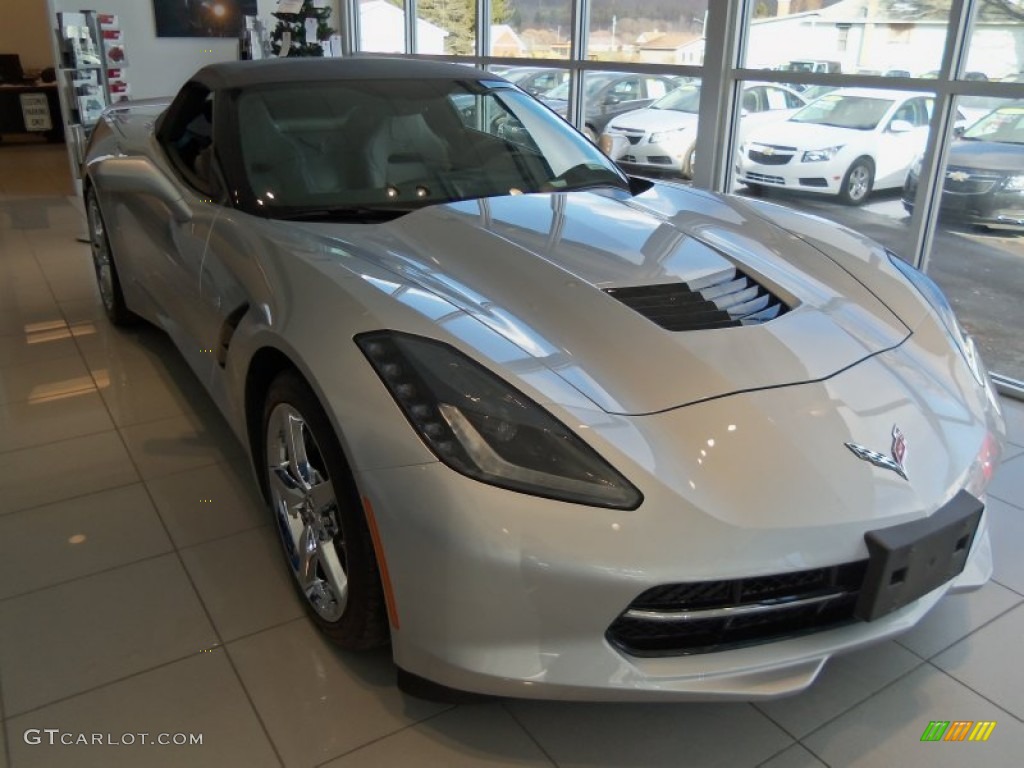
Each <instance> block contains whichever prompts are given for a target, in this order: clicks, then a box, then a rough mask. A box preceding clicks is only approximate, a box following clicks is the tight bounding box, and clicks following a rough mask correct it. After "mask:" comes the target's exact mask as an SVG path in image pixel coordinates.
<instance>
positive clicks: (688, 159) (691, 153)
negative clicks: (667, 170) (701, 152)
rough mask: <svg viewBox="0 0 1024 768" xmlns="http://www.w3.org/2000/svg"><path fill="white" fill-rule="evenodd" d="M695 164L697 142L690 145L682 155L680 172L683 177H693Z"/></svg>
mask: <svg viewBox="0 0 1024 768" xmlns="http://www.w3.org/2000/svg"><path fill="white" fill-rule="evenodd" d="M696 165H697V142H694V143H693V144H691V145H690V147H689V149H687V150H686V152H685V154H684V155H683V167H682V169H681V170H682V174H683V178H684V179H692V178H693V169H694V168H695V167H696Z"/></svg>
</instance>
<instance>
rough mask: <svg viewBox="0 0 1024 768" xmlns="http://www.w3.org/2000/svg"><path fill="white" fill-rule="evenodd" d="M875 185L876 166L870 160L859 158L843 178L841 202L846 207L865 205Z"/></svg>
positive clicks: (840, 192)
mask: <svg viewBox="0 0 1024 768" xmlns="http://www.w3.org/2000/svg"><path fill="white" fill-rule="evenodd" d="M874 183H875V164H874V163H872V162H871V159H870V158H867V157H859V158H857V159H856V160H854V161H853V165H851V166H850V168H849V169H848V170H847V171H846V175H845V176H843V183H842V186H841V187H840V188H839V200H840V201H841V202H843V203H845V204H846V205H863V204H864V201H865V200H867V199H868V195H870V194H871V190H872V188H873V187H874Z"/></svg>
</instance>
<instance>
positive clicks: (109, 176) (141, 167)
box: [89, 157, 192, 224]
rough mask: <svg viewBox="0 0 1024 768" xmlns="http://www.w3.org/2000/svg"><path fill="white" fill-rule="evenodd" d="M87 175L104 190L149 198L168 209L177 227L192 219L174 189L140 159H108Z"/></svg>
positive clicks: (169, 181)
mask: <svg viewBox="0 0 1024 768" xmlns="http://www.w3.org/2000/svg"><path fill="white" fill-rule="evenodd" d="M89 173H90V174H91V175H92V177H93V178H94V179H95V180H96V183H97V184H99V185H100V187H102V188H103V189H104V190H106V191H108V192H121V193H127V194H142V195H152V196H153V197H155V198H156V199H157V200H160V201H161V202H163V203H164V205H166V206H167V207H168V208H170V209H171V215H172V216H173V217H174V220H175V221H177V222H178V223H179V224H184V223H185V222H186V221H190V220H191V219H192V209H191V208H189V207H188V204H187V203H186V202H185V201H184V200H183V199H182V197H181V193H180V192H179V191H178V189H177V187H175V186H174V184H173V183H172V182H171V180H170V179H168V178H167V177H166V176H165V175H164V174H163V173H162V172H161V171H160V169H158V168H157V167H156V166H155V165H153V163H151V162H150V161H149V160H147V159H146V158H144V157H108V158H105V159H103V160H97V161H95V162H93V163H91V164H90V165H89Z"/></svg>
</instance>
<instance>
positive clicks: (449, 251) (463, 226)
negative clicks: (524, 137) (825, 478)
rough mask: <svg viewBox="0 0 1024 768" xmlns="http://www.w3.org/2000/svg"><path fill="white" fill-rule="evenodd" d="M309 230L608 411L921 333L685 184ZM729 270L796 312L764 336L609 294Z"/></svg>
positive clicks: (672, 402)
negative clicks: (674, 326) (645, 308)
mask: <svg viewBox="0 0 1024 768" xmlns="http://www.w3.org/2000/svg"><path fill="white" fill-rule="evenodd" d="M291 226H295V225H291ZM300 226H314V227H316V228H318V229H320V231H321V232H324V231H330V232H332V233H333V237H334V238H336V240H337V241H339V245H342V246H343V247H344V248H345V250H346V251H347V252H348V253H351V254H353V255H360V256H361V257H363V258H367V259H372V260H373V261H374V262H375V263H376V264H378V265H380V266H384V267H386V268H388V269H390V270H392V271H394V272H397V273H400V274H401V275H402V276H403V278H404V279H405V280H411V281H413V282H414V283H416V284H418V285H420V286H421V287H423V288H424V289H426V290H428V291H430V292H432V293H433V294H435V295H438V296H441V297H442V298H444V299H446V300H447V301H448V302H449V303H450V304H453V305H455V306H457V307H459V308H460V309H462V310H463V311H465V312H468V313H469V314H471V315H472V316H474V317H475V318H477V319H478V320H479V321H480V322H482V323H484V324H486V325H487V326H488V327H490V328H491V329H493V330H494V331H496V332H497V333H499V334H501V335H502V336H504V337H505V338H506V339H508V340H509V341H511V342H512V343H514V344H516V345H517V346H518V347H519V348H521V349H522V350H524V351H526V352H527V353H528V354H530V355H531V356H532V357H534V358H536V359H537V360H539V361H540V362H542V363H543V364H544V365H545V366H547V367H548V368H549V369H550V370H552V371H554V372H555V373H557V374H558V375H559V376H561V377H562V378H563V379H564V380H565V381H567V382H568V383H570V384H571V385H573V386H574V387H575V388H576V389H577V390H579V391H580V392H581V393H582V394H584V395H585V396H587V397H588V398H589V399H590V400H592V401H593V402H594V403H596V404H597V405H598V406H600V407H601V408H603V409H604V410H606V411H608V412H610V413H619V414H645V413H654V412H660V411H665V410H668V409H671V408H675V407H678V406H682V405H686V404H689V403H694V402H698V401H701V400H707V399H709V398H715V397H719V396H723V395H727V394H731V393H736V392H742V391H749V390H755V389H759V388H764V387H778V386H783V385H787V384H794V383H799V382H805V381H811V380H820V379H824V378H826V377H829V376H831V375H833V374H835V373H836V372H838V371H840V370H843V369H845V368H847V367H849V366H851V365H853V364H855V363H857V362H858V361H861V360H863V359H865V358H867V357H870V356H872V355H874V354H876V353H878V352H880V351H882V350H885V349H888V348H892V347H894V346H897V345H899V344H900V343H901V342H902V341H903V340H904V339H905V338H906V337H907V335H908V334H909V331H908V330H907V328H906V326H904V325H903V323H902V322H900V320H899V319H898V318H897V317H896V316H895V315H894V314H893V313H892V312H891V311H890V310H889V309H888V308H887V307H886V306H885V305H883V304H882V302H881V301H880V300H879V299H877V298H876V297H875V296H874V295H873V294H872V293H871V292H869V291H868V290H867V289H866V288H865V287H864V286H863V285H862V284H861V283H860V282H858V281H856V280H854V279H853V278H852V277H851V276H850V275H849V274H848V273H847V272H846V271H844V270H843V269H841V268H840V267H839V266H838V265H837V264H836V263H835V262H834V261H832V260H831V259H830V258H829V257H827V256H825V255H824V254H823V253H822V252H820V251H819V250H817V249H815V248H813V247H812V246H810V245H808V244H807V243H805V242H804V241H802V240H800V239H798V238H796V237H795V236H792V235H790V234H789V233H787V232H786V231H785V230H783V229H781V228H779V227H776V226H775V225H773V224H771V223H769V222H766V221H765V220H764V219H763V218H761V217H759V216H757V215H756V214H755V213H754V211H753V210H751V209H749V208H748V207H747V206H746V205H745V204H744V203H743V202H742V201H741V200H740V199H738V198H724V197H720V196H716V195H712V194H710V193H702V192H697V191H693V190H687V189H685V188H683V187H677V186H674V185H655V186H654V187H652V188H651V189H649V190H648V191H647V192H644V193H643V194H640V195H637V196H635V197H631V196H629V195H628V194H627V193H625V192H620V191H612V190H606V191H587V192H571V193H555V194H531V195H515V196H507V197H496V198H488V199H481V200H472V201H465V202H454V203H450V204H446V205H438V206H431V207H428V208H424V209H421V210H419V211H416V212H414V213H410V214H408V215H406V216H403V217H401V218H399V219H397V220H395V221H393V222H389V223H386V224H381V225H369V226H367V225H362V226H360V225H351V224H332V225H300ZM730 266H736V267H738V268H739V269H740V270H742V271H743V272H744V273H745V274H746V275H747V276H749V277H750V278H752V279H753V280H754V281H756V282H758V283H760V284H761V285H762V286H764V287H766V288H767V289H768V290H770V291H771V292H772V293H774V294H775V295H776V296H778V297H780V298H781V299H783V301H784V303H785V304H787V305H788V306H789V307H790V309H789V311H788V312H786V313H785V314H783V315H781V316H779V317H777V318H775V319H774V320H771V321H770V322H768V323H764V324H761V325H749V326H741V327H730V328H716V329H711V330H694V331H670V330H666V329H665V328H663V327H661V326H660V325H658V324H656V323H655V322H653V321H652V320H649V319H648V318H647V317H645V316H643V315H641V314H640V313H639V312H638V311H636V310H634V309H632V308H630V306H627V305H626V304H625V303H623V302H622V301H620V300H618V299H616V298H614V297H613V296H612V295H610V294H609V293H607V289H610V288H624V287H636V286H650V285H661V284H668V283H681V282H687V281H690V282H692V281H699V280H700V279H701V278H704V277H707V276H708V275H709V274H712V273H714V272H719V271H721V270H723V269H728V268H729V267H730ZM384 320H385V319H382V321H384ZM437 322H438V323H439V325H440V321H437ZM407 330H413V329H407ZM421 332H422V331H421ZM436 333H437V335H439V336H442V337H443V336H444V332H443V330H441V329H440V328H438V329H436Z"/></svg>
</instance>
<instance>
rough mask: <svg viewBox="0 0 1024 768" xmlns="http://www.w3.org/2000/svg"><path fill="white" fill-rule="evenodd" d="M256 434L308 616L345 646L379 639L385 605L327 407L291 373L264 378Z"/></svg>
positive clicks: (384, 635)
mask: <svg viewBox="0 0 1024 768" xmlns="http://www.w3.org/2000/svg"><path fill="white" fill-rule="evenodd" d="M263 434H264V445H265V452H264V455H263V459H264V460H263V473H262V478H261V479H262V481H263V485H264V489H265V492H266V494H267V499H268V501H269V502H270V506H271V511H272V512H273V515H274V520H275V523H276V525H277V529H278V533H279V534H280V537H281V544H282V546H283V547H284V554H285V559H286V560H287V562H288V566H289V568H290V570H291V572H292V576H293V577H294V580H295V585H296V587H297V588H298V590H299V592H300V594H301V595H302V599H303V601H304V603H305V605H306V608H307V609H308V611H309V613H310V615H311V616H312V618H313V621H314V622H316V624H317V625H318V626H319V627H320V629H321V630H322V631H323V632H324V634H325V635H327V637H328V638H329V639H331V640H332V641H334V642H335V643H336V644H338V645H339V646H341V647H343V648H346V649H348V650H362V649H365V648H373V647H376V646H379V645H383V644H385V643H386V642H387V640H388V624H387V611H386V607H385V603H384V596H383V591H382V589H381V584H380V575H379V573H378V570H377V559H376V557H375V555H374V549H373V540H372V539H371V537H370V532H369V528H368V526H367V523H366V518H365V516H364V514H363V510H362V504H361V502H360V498H359V494H358V492H357V491H356V488H355V482H354V481H353V479H352V475H351V473H350V471H349V469H348V464H347V463H346V462H345V459H344V456H343V454H342V451H341V446H340V444H339V442H338V440H337V437H336V436H335V434H334V430H333V429H332V428H331V425H330V422H329V420H328V419H327V415H326V414H325V413H324V410H323V408H322V407H321V405H320V402H319V401H318V400H317V398H316V395H315V394H314V393H313V391H312V389H311V388H310V387H309V385H308V384H307V383H306V382H305V381H304V380H303V379H302V378H301V377H300V376H298V374H296V373H294V372H292V371H286V372H284V373H282V374H280V375H279V376H278V377H277V378H276V379H275V380H274V381H273V383H272V384H271V386H270V389H269V391H268V393H267V398H266V403H265V405H264V410H263Z"/></svg>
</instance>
